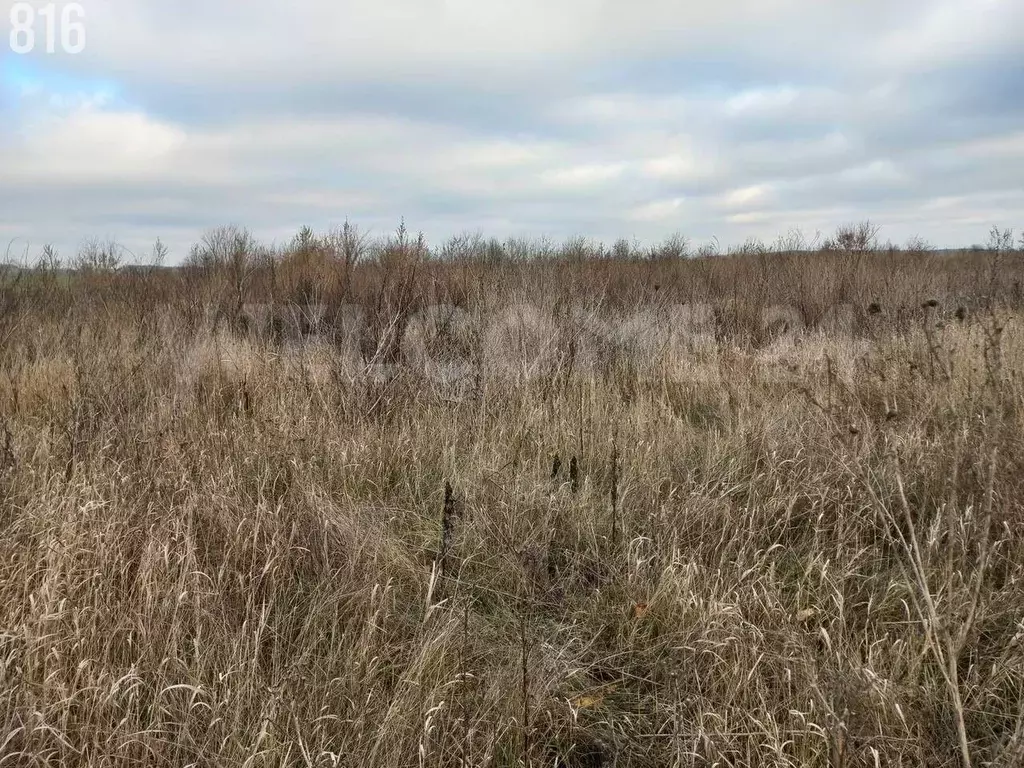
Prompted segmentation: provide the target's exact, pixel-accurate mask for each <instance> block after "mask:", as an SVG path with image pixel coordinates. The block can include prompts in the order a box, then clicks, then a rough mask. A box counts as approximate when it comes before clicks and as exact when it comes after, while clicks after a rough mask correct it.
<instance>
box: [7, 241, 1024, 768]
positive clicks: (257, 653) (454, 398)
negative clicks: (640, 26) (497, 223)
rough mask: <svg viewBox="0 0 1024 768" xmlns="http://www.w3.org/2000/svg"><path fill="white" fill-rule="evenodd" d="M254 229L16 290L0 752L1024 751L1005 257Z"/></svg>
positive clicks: (1020, 471) (523, 761)
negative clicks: (319, 236) (165, 261)
mask: <svg viewBox="0 0 1024 768" xmlns="http://www.w3.org/2000/svg"><path fill="white" fill-rule="evenodd" d="M237 234H238V233H237V232H236V233H234V235H237ZM234 235H232V237H230V238H226V239H222V240H220V241H216V242H213V245H212V246H210V244H209V243H208V244H207V246H209V247H208V248H207V250H208V251H210V250H212V249H214V246H215V247H216V248H220V249H221V252H220V254H221V255H220V256H217V255H216V254H214V255H212V256H211V255H210V254H209V253H207V254H206V255H207V256H208V258H207V259H206V261H205V262H204V261H203V259H202V258H198V257H201V256H203V253H202V252H197V254H196V255H197V258H195V259H193V260H192V265H191V266H190V267H189V268H187V269H185V270H150V271H134V272H125V271H124V270H121V271H118V272H113V273H90V274H84V273H83V274H76V275H72V276H70V277H68V276H67V275H63V276H61V275H54V274H53V273H52V271H51V272H46V271H36V272H25V273H19V274H18V275H17V276H11V275H5V277H4V279H3V282H2V308H3V312H2V320H0V339H2V341H3V345H2V347H0V529H2V531H3V536H2V538H0V765H96V766H106V765H110V766H113V765H140V764H141V765H168V766H171V765H174V766H179V765H209V766H213V765H218V766H221V765H238V766H255V765H275V766H276V765H297V766H298V765H312V766H342V765H345V766H375V765H377V766H406V765H407V766H435V765H452V766H456V765H458V766H469V765H474V766H475V765H494V766H513V765H530V766H565V767H566V768H567V767H568V766H573V767H574V768H583V767H590V766H602V765H603V766H610V765H618V766H666V765H667V766H703V765H722V766H724V765H732V766H760V765H792V766H815V765H819V766H826V765H828V766H862V765H863V766H880V765H901V764H902V765H936V766H940V765H951V766H952V765H972V766H981V765H998V766H1007V767H1009V766H1014V765H1020V764H1021V763H1022V762H1024V572H1022V563H1024V536H1022V533H1021V515H1022V508H1021V498H1022V490H1024V488H1022V483H1024V458H1022V457H1024V441H1022V434H1024V422H1022V413H1024V411H1022V408H1021V405H1022V402H1024V401H1022V397H1024V386H1022V379H1021V373H1022V371H1024V334H1022V333H1021V325H1022V319H1024V318H1022V307H1021V303H1020V290H1019V279H1020V276H1021V273H1022V272H1024V269H1022V265H1021V256H1020V255H1019V254H1016V253H1012V252H1008V253H994V252H971V253H964V254H959V255H937V254H928V253H904V252H900V253H897V252H877V251H867V252H854V251H833V252H819V253H801V252H786V253H768V252H760V253H752V254H750V253H748V254H737V255H733V256H728V257H705V258H698V259H693V260H680V259H676V258H666V257H664V256H658V257H657V258H646V257H645V258H629V257H623V256H622V255H621V254H620V255H618V256H615V257H610V256H608V255H603V254H602V253H585V254H583V256H580V254H579V250H580V244H579V243H576V244H575V245H574V250H573V252H572V253H568V254H566V253H559V252H553V253H546V252H542V253H538V254H536V259H535V260H532V261H531V260H528V259H524V258H522V257H521V254H520V255H519V257H517V256H516V253H515V252H513V249H512V248H511V247H508V248H502V247H499V246H498V245H496V244H493V243H492V244H487V243H482V242H477V241H469V243H468V245H466V247H465V248H463V250H462V251H458V252H455V249H454V246H453V247H452V249H451V250H450V251H449V252H447V253H446V258H444V259H438V258H434V257H432V256H431V255H430V253H429V252H428V251H427V250H426V248H425V245H424V244H423V243H422V242H421V241H417V240H416V239H415V238H412V237H410V236H407V235H406V234H404V233H400V235H399V236H397V237H396V238H394V239H392V240H391V241H389V242H387V243H384V244H382V245H381V246H380V248H379V249H378V250H377V251H373V249H369V250H367V252H366V253H362V252H359V253H357V255H356V256H355V257H351V258H346V257H339V255H338V254H339V253H341V252H342V249H343V248H345V247H348V248H350V250H349V253H350V254H351V253H354V252H355V251H354V250H352V249H355V248H356V247H357V246H358V247H359V248H363V247H364V246H365V243H360V242H359V241H358V240H353V239H351V237H352V232H351V231H349V234H348V235H347V236H348V237H349V238H350V239H349V240H345V239H343V238H337V237H336V238H335V240H334V241H333V242H332V241H326V240H325V241H321V240H315V239H314V240H310V239H309V238H310V237H312V236H311V235H306V236H304V237H305V238H306V239H304V240H303V239H301V238H300V240H299V241H298V242H297V243H295V244H293V245H292V247H291V250H290V251H289V253H287V254H285V256H284V257H283V258H282V256H281V254H276V255H275V254H268V253H267V252H261V251H259V250H258V249H257V248H256V247H255V246H254V244H253V243H251V242H250V241H245V240H244V237H243V238H242V239H241V240H239V239H233V238H234ZM346 243H347V246H346V245H345V244H346ZM474 243H475V245H474ZM464 245H465V244H464ZM512 245H515V244H512ZM471 246H472V247H471ZM478 246H479V247H478ZM484 246H486V247H484ZM474 249H475V250H474ZM296 252H297V253H299V255H300V257H301V258H296V257H295V253H296ZM225 254H226V255H225ZM323 270H329V271H330V272H331V279H330V280H323V279H321V278H322V275H321V274H320V273H321V272H322V271H323ZM296 294H298V295H296ZM298 300H301V301H303V302H312V301H315V302H317V303H320V304H322V305H323V310H324V320H323V323H322V326H321V327H318V328H309V327H306V328H304V329H297V330H296V329H292V330H289V329H288V328H287V327H286V326H285V325H283V324H282V322H283V321H282V322H279V323H278V325H277V326H276V331H275V332H272V333H263V332H256V331H255V330H254V329H253V327H252V326H251V324H250V325H247V324H246V323H245V322H241V321H240V320H239V318H240V317H243V316H244V315H245V312H246V309H245V307H246V305H255V304H261V303H262V304H265V305H266V306H268V307H269V308H270V309H269V311H270V312H271V313H272V314H275V316H276V317H277V316H279V315H278V314H277V313H279V311H280V309H281V307H283V306H284V303H285V302H288V301H298ZM838 305H843V306H844V307H845V309H844V310H843V312H844V313H845V314H843V315H842V318H840V320H835V317H838V313H837V312H836V311H834V308H835V307H836V306H838ZM780 307H784V308H785V309H784V310H780V309H779V308H780ZM439 308H442V309H439ZM442 310H443V311H442ZM830 310H832V311H831V313H830ZM780 313H781V314H780ZM794 313H795V314H794ZM830 316H835V317H833V322H831V323H829V322H825V320H826V319H827V318H828V317H830ZM780 317H781V318H782V320H781V321H779V320H778V319H779V318H780ZM695 318H696V319H695ZM300 331H303V332H305V333H306V334H310V333H312V335H305V336H303V334H302V333H300ZM556 457H557V458H556Z"/></svg>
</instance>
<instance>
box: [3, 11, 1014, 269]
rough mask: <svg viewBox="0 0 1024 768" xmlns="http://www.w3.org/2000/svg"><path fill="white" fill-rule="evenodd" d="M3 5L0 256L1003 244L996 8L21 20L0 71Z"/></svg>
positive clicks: (1007, 223)
mask: <svg viewBox="0 0 1024 768" xmlns="http://www.w3.org/2000/svg"><path fill="white" fill-rule="evenodd" d="M30 4H31V5H34V6H35V7H37V8H38V7H42V5H44V2H43V0H30ZM13 5H16V3H14V2H13V0H0V10H2V20H0V23H2V24H3V36H2V38H0V240H2V241H3V247H4V248H5V249H9V251H10V252H11V253H12V255H18V256H20V255H21V254H22V252H23V251H24V249H25V248H26V245H27V246H28V247H29V249H30V250H31V251H32V252H33V253H34V252H37V251H38V248H39V247H40V246H41V245H42V244H43V243H45V242H53V243H55V244H57V245H58V246H59V247H60V248H61V249H62V251H63V252H64V254H65V255H71V253H73V252H74V250H75V249H76V248H77V247H78V245H79V244H80V243H81V242H83V241H84V240H86V239H89V238H117V239H118V240H119V241H120V242H122V243H124V244H125V245H126V246H127V247H129V248H130V249H132V250H133V251H134V252H136V253H138V254H139V256H140V258H144V257H145V256H146V255H147V254H148V251H149V247H150V244H151V243H152V242H153V240H154V239H155V238H157V237H160V238H162V239H163V241H164V242H165V243H167V244H168V245H170V247H171V249H172V253H171V257H172V260H179V259H180V258H182V257H183V256H184V255H185V253H186V252H187V248H188V246H189V244H190V243H192V242H194V241H195V240H197V239H198V238H199V237H200V236H201V234H202V232H203V231H204V230H206V229H207V228H210V227H213V226H216V225H220V224H226V223H235V224H239V225H241V226H245V227H248V228H250V229H251V230H252V231H253V232H254V233H255V234H256V235H257V236H259V237H261V238H263V239H266V240H268V241H277V242H283V241H285V240H287V239H288V238H289V237H290V236H291V235H292V234H293V233H294V232H295V230H296V229H298V228H299V227H300V226H302V225H304V224H308V225H310V226H313V227H314V228H316V229H325V228H328V227H330V226H332V225H338V224H340V223H341V222H343V221H344V220H345V219H346V218H349V219H350V220H352V221H353V222H354V223H356V224H359V225H360V226H361V227H363V228H365V229H369V230H371V231H372V232H374V233H378V234H383V233H386V232H387V231H389V230H392V229H393V228H394V226H395V225H396V224H397V223H398V221H399V219H400V218H401V217H404V218H405V220H406V222H407V223H408V226H409V228H410V229H413V230H422V231H424V232H425V233H426V235H427V237H428V239H429V240H430V241H431V242H432V243H438V242H440V241H441V240H442V239H443V238H445V237H447V236H448V235H451V234H454V233H460V232H466V231H480V232H483V233H484V234H487V235H497V236H502V237H503V236H507V235H526V236H548V237H551V238H555V239H561V238H564V237H567V236H572V235H586V236H590V237H594V238H597V239H603V240H607V241H611V240H613V239H615V238H617V237H626V238H630V239H633V238H636V239H638V240H640V241H641V242H645V243H646V242H651V241H654V240H657V239H660V238H663V237H665V236H667V235H669V234H671V233H673V232H677V231H678V232H681V233H683V234H685V235H687V236H689V237H690V238H692V239H693V240H694V241H695V242H698V243H699V242H703V241H707V240H710V239H711V238H717V239H718V240H719V241H720V242H721V243H723V244H730V243H739V242H742V241H743V240H745V239H746V238H748V237H754V236H756V237H760V238H762V239H764V240H772V239H774V238H775V237H776V236H777V235H779V234H782V233H785V232H786V231H787V230H790V229H792V228H799V229H801V230H802V231H803V232H804V233H805V234H806V235H807V236H808V238H811V237H813V236H814V233H815V232H816V231H819V230H820V231H822V232H826V233H830V232H831V231H832V230H833V229H834V228H835V226H836V225H837V224H840V223H843V222H848V221H857V220H861V219H865V218H870V219H871V220H872V221H874V222H876V223H877V224H879V225H881V226H882V237H883V238H891V239H892V240H894V241H896V242H901V241H904V240H906V239H907V238H909V237H911V236H914V235H921V236H923V237H925V238H926V239H928V240H929V241H931V242H933V243H935V244H937V245H950V246H955V245H966V244H970V243H972V242H978V241H984V240H985V239H986V235H987V231H988V229H989V228H990V227H991V226H992V225H993V224H998V225H1001V226H1004V227H1018V228H1019V227H1024V184H1022V179H1024V98H1022V96H1024V2H1021V0H930V1H928V2H926V1H925V0H898V1H896V0H858V2H850V1H849V0H842V1H840V0H719V1H718V2H715V3H707V2H703V0H702V1H701V2H687V1H680V0H675V1H674V2H673V1H671V0H629V1H628V2H627V1H626V0H618V1H617V2H612V1H611V0H291V1H290V2H269V0H244V1H243V0H175V1H174V2H171V1H170V0H81V5H82V6H83V8H84V10H85V14H86V16H85V21H84V24H85V28H86V47H85V50H84V52H82V53H80V54H77V55H66V54H62V53H60V52H58V53H55V54H52V55H48V54H47V53H46V52H45V40H44V38H45V23H44V21H42V20H38V19H37V21H36V25H35V28H36V34H37V45H36V50H35V51H34V52H33V53H30V54H26V55H16V54H14V53H12V52H11V49H10V46H9V35H8V32H9V30H10V28H11V18H10V13H11V9H12V6H13ZM62 5H64V3H62V2H58V3H57V6H58V11H59V10H60V8H61V6H62ZM58 16H59V13H58ZM58 32H59V30H58ZM59 47H60V41H59V39H58V40H57V48H58V49H59Z"/></svg>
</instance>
